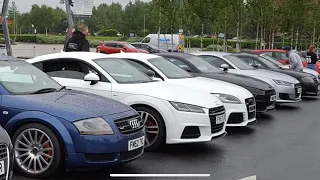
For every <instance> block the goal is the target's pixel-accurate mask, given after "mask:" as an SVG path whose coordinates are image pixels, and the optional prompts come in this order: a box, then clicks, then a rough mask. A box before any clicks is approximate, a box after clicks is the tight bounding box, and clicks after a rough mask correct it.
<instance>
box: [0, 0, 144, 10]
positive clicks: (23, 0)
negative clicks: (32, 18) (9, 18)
mask: <svg viewBox="0 0 320 180" xmlns="http://www.w3.org/2000/svg"><path fill="white" fill-rule="evenodd" d="M10 1H12V0H10ZM59 1H60V0H16V5H17V8H18V10H19V11H20V12H27V11H30V9H31V6H32V5H33V4H38V5H42V4H46V5H49V6H52V7H57V6H59V7H62V8H64V9H65V5H64V4H63V5H61V4H59ZM93 1H94V4H95V5H99V4H102V3H107V4H111V3H112V2H120V3H121V4H122V5H126V4H128V3H129V1H130V0H93ZM143 1H145V2H147V1H150V0H143ZM0 2H1V1H0ZM132 2H134V0H132ZM10 5H11V3H10ZM1 6H2V5H1Z"/></svg>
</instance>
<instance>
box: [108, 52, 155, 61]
mask: <svg viewBox="0 0 320 180" xmlns="http://www.w3.org/2000/svg"><path fill="white" fill-rule="evenodd" d="M107 56H108V57H115V58H132V59H138V60H140V61H147V60H148V59H152V58H159V57H161V56H158V55H155V54H146V53H131V52H130V53H114V54H108V55H107Z"/></svg>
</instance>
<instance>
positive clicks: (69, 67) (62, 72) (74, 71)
mask: <svg viewBox="0 0 320 180" xmlns="http://www.w3.org/2000/svg"><path fill="white" fill-rule="evenodd" d="M34 65H35V66H36V67H37V68H39V69H40V70H42V71H43V72H45V73H46V74H47V75H49V76H51V77H59V78H69V79H81V80H83V79H84V76H86V75H87V74H89V73H94V74H96V75H98V76H99V77H100V79H101V80H100V81H102V82H109V81H108V80H107V79H106V78H105V77H104V76H103V75H102V74H101V73H100V72H98V71H97V70H96V69H95V68H93V67H92V66H91V65H89V64H86V63H83V62H81V61H80V60H75V59H53V60H48V61H45V62H41V63H36V64H34Z"/></svg>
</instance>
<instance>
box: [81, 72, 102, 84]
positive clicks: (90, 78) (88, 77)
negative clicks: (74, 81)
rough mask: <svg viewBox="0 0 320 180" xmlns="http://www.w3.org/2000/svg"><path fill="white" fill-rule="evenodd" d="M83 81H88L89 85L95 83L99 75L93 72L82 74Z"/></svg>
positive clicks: (98, 79)
mask: <svg viewBox="0 0 320 180" xmlns="http://www.w3.org/2000/svg"><path fill="white" fill-rule="evenodd" d="M83 79H84V81H90V82H91V83H90V85H95V84H97V83H98V82H99V81H100V77H99V76H98V75H96V74H94V73H89V74H87V75H86V76H84V78H83Z"/></svg>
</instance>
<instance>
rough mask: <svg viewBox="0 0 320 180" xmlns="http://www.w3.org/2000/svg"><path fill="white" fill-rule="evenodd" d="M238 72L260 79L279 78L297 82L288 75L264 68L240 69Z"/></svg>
mask: <svg viewBox="0 0 320 180" xmlns="http://www.w3.org/2000/svg"><path fill="white" fill-rule="evenodd" d="M238 73H239V74H242V75H247V76H252V77H255V78H259V77H261V78H262V80H263V79H269V80H272V79H276V80H281V81H287V82H290V83H293V84H297V83H299V81H298V80H297V79H296V78H294V77H292V76H289V75H286V74H283V73H278V72H273V71H269V70H264V69H255V70H240V71H238ZM259 79H260V78H259Z"/></svg>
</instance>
